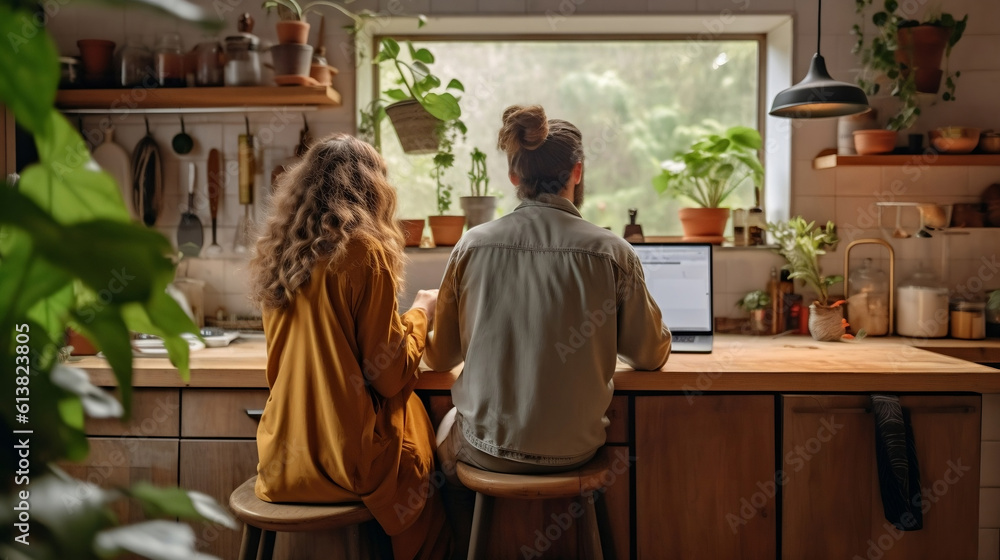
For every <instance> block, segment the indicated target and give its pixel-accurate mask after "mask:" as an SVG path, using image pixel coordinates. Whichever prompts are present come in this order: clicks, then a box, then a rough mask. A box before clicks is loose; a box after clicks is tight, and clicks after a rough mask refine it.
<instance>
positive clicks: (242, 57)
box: [225, 14, 260, 86]
mask: <svg viewBox="0 0 1000 560" xmlns="http://www.w3.org/2000/svg"><path fill="white" fill-rule="evenodd" d="M238 29H239V30H240V32H239V33H237V34H236V35H230V36H228V37H226V70H225V82H226V85H227V86H256V85H259V84H260V38H259V37H257V36H256V35H254V34H253V33H251V31H253V18H252V17H250V14H243V16H242V17H240V21H239V25H238Z"/></svg>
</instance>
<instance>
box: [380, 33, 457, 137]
mask: <svg viewBox="0 0 1000 560" xmlns="http://www.w3.org/2000/svg"><path fill="white" fill-rule="evenodd" d="M406 46H407V50H408V51H409V55H410V58H411V60H412V62H406V61H404V60H401V59H400V47H399V43H398V42H396V40H394V39H392V38H390V37H386V38H383V39H382V41H381V42H380V47H379V52H378V56H377V57H376V58H375V62H376V63H377V64H381V63H383V62H391V63H392V64H393V67H394V68H395V69H396V71H397V72H398V74H399V77H398V78H397V79H396V83H395V86H397V87H393V88H390V89H386V90H384V91H383V92H382V93H383V95H385V97H387V98H388V100H389V101H390V102H391V104H388V105H386V106H385V109H384V111H385V114H386V115H388V117H389V119H390V120H391V121H392V126H393V128H395V129H396V135H397V136H398V137H399V143H400V144H401V145H402V146H403V151H404V152H405V153H407V154H431V153H434V152H437V151H438V144H439V143H441V142H442V141H443V140H444V139H443V138H442V137H441V133H444V132H447V130H449V129H451V128H455V129H457V130H459V131H461V132H462V134H465V124H464V123H462V121H461V120H460V117H461V116H462V109H461V107H459V104H458V101H459V98H458V97H456V96H455V94H454V93H452V91H455V92H460V91H465V86H463V85H462V82H460V81H458V80H454V79H453V80H451V81H449V82H448V84H447V86H445V88H444V90H441V89H440V86H441V79H440V78H438V77H437V76H435V75H434V74H432V73H431V71H430V67H428V64H432V63H433V62H434V55H433V54H431V52H430V51H429V50H427V49H425V48H420V49H418V48H415V47H414V46H413V43H411V42H409V41H407V42H406ZM449 90H452V91H449ZM382 103H386V102H380V103H379V105H380V104H382ZM371 112H372V114H375V115H381V109H379V108H378V107H372V109H371ZM442 123H444V126H443V127H442V126H441V125H442ZM375 124H376V128H377V124H378V123H377V122H376V123H375Z"/></svg>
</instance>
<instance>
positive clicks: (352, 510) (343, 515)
mask: <svg viewBox="0 0 1000 560" xmlns="http://www.w3.org/2000/svg"><path fill="white" fill-rule="evenodd" d="M256 482H257V477H256V476H255V477H253V478H251V479H250V480H248V481H246V482H244V483H243V484H241V485H240V487H239V488H237V489H236V490H233V493H232V494H231V495H230V496H229V507H230V508H231V509H232V510H233V513H234V514H235V515H236V517H237V518H238V519H239V520H240V521H242V522H243V523H244V524H245V527H244V528H243V542H242V543H241V544H240V560H271V557H272V555H273V554H274V539H275V537H276V536H277V533H281V532H285V533H301V532H310V531H333V530H336V529H344V528H349V529H350V530H349V534H348V539H347V551H346V552H347V557H348V558H361V557H362V556H361V533H360V527H359V526H360V525H361V524H362V523H365V522H366V521H371V520H372V519H374V518H373V517H372V514H371V512H370V511H368V508H366V507H365V505H364V504H362V503H360V502H359V503H350V504H273V503H271V502H265V501H264V500H261V499H260V498H258V497H257V494H255V493H254V491H253V487H254V484H255V483H256Z"/></svg>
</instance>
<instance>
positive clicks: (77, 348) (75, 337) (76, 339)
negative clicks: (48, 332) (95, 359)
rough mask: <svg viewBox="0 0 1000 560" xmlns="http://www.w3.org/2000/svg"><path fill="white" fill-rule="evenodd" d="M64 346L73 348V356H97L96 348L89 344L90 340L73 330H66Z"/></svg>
mask: <svg viewBox="0 0 1000 560" xmlns="http://www.w3.org/2000/svg"><path fill="white" fill-rule="evenodd" d="M66 345H67V346H72V347H73V352H72V355H73V356H93V355H95V354H97V348H95V347H94V345H93V344H91V343H90V340H88V339H87V337H85V336H83V335H82V334H80V333H78V332H76V331H74V330H73V329H66Z"/></svg>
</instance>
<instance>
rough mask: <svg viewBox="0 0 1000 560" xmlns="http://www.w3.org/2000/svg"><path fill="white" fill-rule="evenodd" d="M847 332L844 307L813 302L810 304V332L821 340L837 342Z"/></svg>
mask: <svg viewBox="0 0 1000 560" xmlns="http://www.w3.org/2000/svg"><path fill="white" fill-rule="evenodd" d="M845 333H846V331H845V329H844V307H843V306H842V305H838V306H837V307H827V306H825V305H818V304H816V303H813V304H811V305H810V306H809V334H811V335H812V337H813V338H815V339H816V340H819V341H825V342H837V341H839V340H840V337H842V336H844V334H845Z"/></svg>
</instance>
